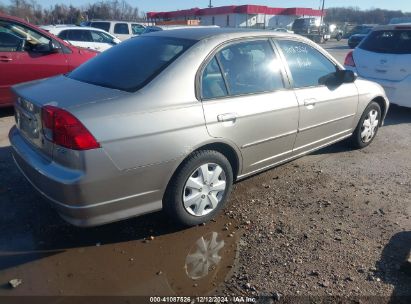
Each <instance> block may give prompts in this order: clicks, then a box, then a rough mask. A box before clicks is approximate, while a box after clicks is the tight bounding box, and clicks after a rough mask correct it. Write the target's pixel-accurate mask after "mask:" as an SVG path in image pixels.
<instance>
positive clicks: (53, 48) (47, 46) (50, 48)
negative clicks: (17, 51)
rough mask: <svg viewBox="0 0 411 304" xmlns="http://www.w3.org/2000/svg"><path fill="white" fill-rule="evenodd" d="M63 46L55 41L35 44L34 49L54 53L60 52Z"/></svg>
mask: <svg viewBox="0 0 411 304" xmlns="http://www.w3.org/2000/svg"><path fill="white" fill-rule="evenodd" d="M60 50H61V47H60V46H59V45H57V44H55V43H54V42H53V41H50V42H49V43H42V44H37V45H35V46H33V48H32V51H33V52H35V53H39V54H54V53H58V52H60Z"/></svg>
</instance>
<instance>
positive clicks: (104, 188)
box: [9, 127, 175, 227]
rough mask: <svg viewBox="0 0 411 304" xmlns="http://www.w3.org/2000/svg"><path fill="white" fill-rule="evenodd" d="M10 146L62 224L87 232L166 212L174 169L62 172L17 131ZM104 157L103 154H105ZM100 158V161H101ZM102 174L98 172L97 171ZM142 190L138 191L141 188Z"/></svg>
mask: <svg viewBox="0 0 411 304" xmlns="http://www.w3.org/2000/svg"><path fill="white" fill-rule="evenodd" d="M9 140H10V142H11V145H12V147H13V149H12V153H13V158H14V160H15V163H16V165H17V167H18V168H19V169H20V171H21V172H22V173H23V175H24V176H25V177H26V178H27V180H28V181H29V182H30V183H31V184H32V185H33V186H34V188H36V189H37V190H38V191H39V192H40V193H41V194H42V195H43V196H44V197H45V198H47V199H48V200H49V201H50V202H51V204H52V205H53V207H54V208H56V210H57V211H58V213H59V214H60V215H61V217H62V218H63V219H65V220H66V221H68V222H69V223H71V224H73V225H75V226H81V227H89V226H97V225H101V224H106V223H109V222H114V221H118V220H121V219H125V218H129V217H133V216H138V215H142V214H145V213H150V212H154V211H157V210H160V209H161V208H162V197H163V194H164V190H163V189H165V187H166V185H167V182H168V179H167V177H169V175H168V174H167V173H166V172H167V170H168V171H170V172H171V171H172V169H171V168H172V167H173V166H175V164H172V163H166V164H163V165H162V166H160V165H158V166H150V168H140V169H133V170H128V171H127V172H123V171H118V172H117V174H113V172H107V174H104V173H103V172H101V170H99V174H98V175H99V176H93V174H92V173H90V172H85V171H81V170H74V169H70V168H67V167H64V166H62V165H60V164H57V163H55V162H53V161H52V160H50V159H48V158H47V157H45V156H43V155H42V153H41V152H38V151H36V148H34V147H33V146H32V145H31V144H30V143H28V142H27V141H26V140H25V139H24V138H23V137H22V136H21V135H20V132H19V131H18V130H17V128H16V127H14V128H12V129H11V130H10V133H9ZM102 153H103V154H105V153H104V152H102ZM97 158H98V157H97ZM99 169H100V168H99ZM139 185H140V187H139Z"/></svg>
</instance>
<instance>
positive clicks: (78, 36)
mask: <svg viewBox="0 0 411 304" xmlns="http://www.w3.org/2000/svg"><path fill="white" fill-rule="evenodd" d="M67 32H68V33H67V38H66V39H67V40H71V41H81V42H92V41H93V39H92V38H91V34H90V31H86V30H69V31H67Z"/></svg>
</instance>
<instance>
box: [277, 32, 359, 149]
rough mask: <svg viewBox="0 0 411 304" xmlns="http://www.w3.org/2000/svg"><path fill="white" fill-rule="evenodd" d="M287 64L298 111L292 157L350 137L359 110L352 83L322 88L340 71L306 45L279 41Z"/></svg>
mask: <svg viewBox="0 0 411 304" xmlns="http://www.w3.org/2000/svg"><path fill="white" fill-rule="evenodd" d="M276 43H277V44H278V46H279V49H280V50H281V52H282V55H283V58H284V59H285V61H286V62H287V64H288V73H289V74H290V78H291V79H292V85H293V87H294V92H295V95H296V97H297V100H298V104H299V109H300V119H299V126H298V135H297V139H296V142H295V146H294V153H293V154H294V155H298V154H300V153H304V152H307V151H310V150H312V149H315V148H318V147H319V146H322V145H325V144H327V143H330V142H333V141H337V140H339V139H341V138H343V137H346V136H348V135H350V134H351V132H352V130H353V128H354V123H355V122H354V118H355V114H356V111H357V106H358V90H357V87H356V86H355V84H354V83H342V84H338V85H334V86H330V85H328V86H327V85H325V84H324V79H325V78H326V77H327V76H329V75H333V73H335V72H336V71H337V70H338V69H340V68H339V67H338V66H337V65H336V64H335V63H334V62H333V61H332V60H330V59H329V58H327V57H326V55H325V54H323V53H322V52H320V51H319V50H318V49H316V48H315V47H313V46H311V45H310V44H308V43H305V42H302V41H296V40H288V39H278V40H276Z"/></svg>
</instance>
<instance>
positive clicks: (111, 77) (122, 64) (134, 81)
mask: <svg viewBox="0 0 411 304" xmlns="http://www.w3.org/2000/svg"><path fill="white" fill-rule="evenodd" d="M195 42H196V41H194V40H188V39H177V38H169V37H153V36H139V37H136V38H131V39H129V40H126V41H125V42H122V43H120V44H119V45H117V46H116V47H113V48H110V49H109V50H107V51H105V52H103V53H101V54H99V55H98V56H97V57H95V58H93V59H92V60H90V61H88V62H86V63H85V64H83V65H81V66H79V67H78V68H77V69H75V70H74V71H73V72H71V73H70V74H68V77H69V78H72V79H76V80H79V81H82V82H87V83H91V84H95V85H98V86H103V87H108V88H112V89H118V90H123V91H128V92H135V91H137V90H139V89H140V88H142V87H143V86H145V85H146V84H147V83H148V82H150V81H151V80H152V79H153V78H154V77H156V76H157V75H158V74H159V73H160V72H161V71H163V70H164V69H165V68H166V67H167V66H168V65H170V64H171V63H172V62H173V61H174V60H176V59H177V58H178V57H179V56H180V55H181V54H183V53H184V52H185V51H186V50H187V49H188V48H189V47H191V46H192V45H193V44H194V43H195Z"/></svg>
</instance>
